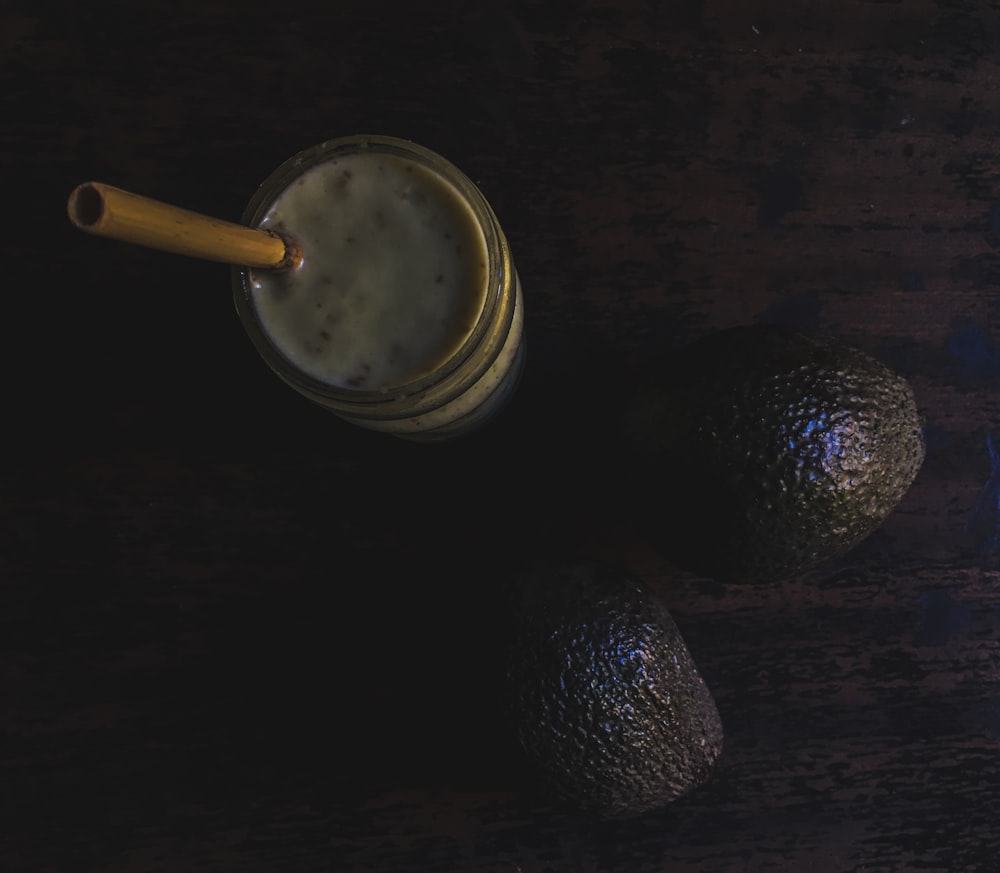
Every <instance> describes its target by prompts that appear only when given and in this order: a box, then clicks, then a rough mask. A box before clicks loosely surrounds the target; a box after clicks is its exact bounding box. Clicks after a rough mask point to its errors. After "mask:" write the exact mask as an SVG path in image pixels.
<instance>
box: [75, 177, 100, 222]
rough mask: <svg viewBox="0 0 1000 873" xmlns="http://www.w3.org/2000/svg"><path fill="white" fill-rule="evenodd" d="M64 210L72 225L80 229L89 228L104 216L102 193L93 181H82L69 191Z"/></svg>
mask: <svg viewBox="0 0 1000 873" xmlns="http://www.w3.org/2000/svg"><path fill="white" fill-rule="evenodd" d="M66 211H67V213H68V214H69V220H70V221H71V222H73V224H74V225H76V226H77V227H78V228H80V229H81V230H91V229H92V228H94V227H96V226H97V225H98V224H99V223H100V221H101V218H102V217H103V216H104V195H103V194H102V193H101V190H100V188H98V186H97V184H96V183H95V182H84V183H83V184H82V185H77V186H76V187H75V188H74V189H73V191H72V192H71V193H70V195H69V200H68V201H67V203H66Z"/></svg>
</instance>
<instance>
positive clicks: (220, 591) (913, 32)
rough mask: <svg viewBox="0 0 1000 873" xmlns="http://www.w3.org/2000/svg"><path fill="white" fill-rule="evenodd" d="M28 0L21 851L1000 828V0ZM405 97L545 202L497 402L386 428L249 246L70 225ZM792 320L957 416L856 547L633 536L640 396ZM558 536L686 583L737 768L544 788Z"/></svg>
mask: <svg viewBox="0 0 1000 873" xmlns="http://www.w3.org/2000/svg"><path fill="white" fill-rule="evenodd" d="M13 5H14V7H15V8H14V9H11V8H10V6H9V5H8V6H5V7H4V11H2V12H0V43H2V49H3V52H2V55H0V58H2V60H0V65H2V66H0V75H2V79H0V84H2V91H0V93H2V95H3V96H2V101H3V107H4V112H3V121H4V124H3V127H2V137H3V144H4V148H3V149H2V153H0V161H2V163H3V170H4V173H3V178H4V180H5V181H4V194H5V203H6V207H5V210H4V211H5V214H6V217H7V221H6V222H5V225H6V229H5V231H4V234H3V242H2V245H3V254H4V263H5V264H6V265H7V267H8V272H7V276H8V282H7V288H6V294H5V295H4V300H5V305H4V309H3V321H2V324H3V327H4V344H3V346H4V354H5V356H6V359H5V362H4V368H3V384H4V397H5V404H4V406H5V408H6V410H7V414H6V416H5V426H4V432H5V437H6V440H5V444H6V450H5V458H4V464H3V467H2V470H3V473H2V480H0V512H2V524H0V730H2V734H0V798H2V806H0V868H2V869H3V870H5V871H22V870H23V871H34V873H43V871H44V873H49V871H53V873H54V871H91V870H94V871H142V873H154V871H164V873H168V871H169V873H180V871H194V870H198V871H203V870H232V871H239V873H251V871H265V870H269V871H281V873H285V871H313V870H315V871H329V870H334V871H338V873H342V871H358V873H360V871H388V870H399V871H417V870H428V871H471V873H485V871H497V873H544V871H558V873H562V871H567V873H568V871H574V873H580V871H596V870H611V871H627V873H642V871H650V873H652V871H657V873H668V871H670V873H674V871H699V873H712V871H720V873H722V871H724V873H736V871H765V870H766V871H770V870H775V871H806V873H827V871H830V873H832V871H865V873H874V871H911V870H913V871H916V870H920V871H942V873H944V871H948V873H956V871H995V870H1000V861H998V860H997V857H998V853H1000V788H998V778H1000V767H998V764H1000V573H998V562H997V548H998V545H1000V526H998V525H1000V521H998V513H997V509H998V493H997V484H998V474H997V472H996V468H997V466H998V464H997V459H996V457H993V458H992V460H991V452H990V450H989V444H988V441H987V440H988V435H989V434H991V433H993V432H994V429H995V428H996V427H997V425H998V421H1000V403H998V397H1000V394H998V390H997V389H998V379H1000V339H998V333H997V316H998V299H1000V298H998V286H1000V258H998V251H997V247H998V245H1000V178H998V170H997V167H998V166H1000V164H998V161H997V142H998V137H1000V116H998V101H1000V57H998V55H997V53H996V46H997V45H998V38H1000V12H998V10H997V8H996V4H988V3H984V2H980V3H976V2H965V3H958V2H945V0H937V2H934V0H909V2H907V3H905V4H893V3H880V2H874V0H869V2H862V0H843V2H836V3H834V2H812V3H793V4H783V3H777V2H775V3H771V2H767V0H751V2H747V3H744V2H736V0H714V2H713V0H707V2H693V0H692V2H686V0H681V2H676V3H655V2H640V0H620V2H611V0H604V2H576V3H568V2H553V3H547V4H541V3H529V2H501V0H488V2H483V3H457V2H439V3H431V4H410V5H409V7H408V8H407V9H406V10H405V11H400V10H399V8H398V7H399V6H400V5H401V4H396V3H387V2H384V0H365V2H354V0H350V2H341V3H329V2H326V3H320V2H314V0H299V2H296V3H290V4H285V5H281V4H264V3H259V4H258V3H249V4H247V3H243V4H229V3H224V2H212V0H199V2H197V3H196V2H179V3H178V2H174V3H165V2H159V0H157V2H145V3H141V4H139V3H137V4H121V5H120V6H119V5H112V4H107V3H87V4H72V5H70V4H66V5H65V7H62V8H60V7H57V6H56V5H55V4H53V3H46V2H44V0H42V2H35V3H27V2H15V3H14V4H13ZM356 132H383V133H391V134H395V135H398V136H403V137H407V138H410V139H413V140H415V141H418V142H421V143H423V144H425V145H427V146H430V147H431V148H434V149H435V150H437V151H439V152H441V153H443V154H445V155H446V156H448V157H449V158H450V159H452V160H453V161H454V162H455V163H457V164H458V165H459V166H460V167H462V168H463V169H464V170H465V171H466V172H467V173H468V174H469V175H470V176H471V177H472V178H473V179H474V180H475V181H476V182H477V183H478V184H479V185H480V187H481V188H482V190H483V191H484V192H485V194H486V195H487V197H488V198H489V199H490V200H491V202H492V203H493V205H494V207H495V209H496V211H497V213H498V214H499V216H500V219H501V221H502V223H503V225H504V227H505V228H506V231H507V233H508V236H509V238H510V241H511V244H512V247H513V250H514V253H515V259H516V262H517V266H518V268H519V270H520V273H521V276H522V279H523V283H524V288H525V303H526V313H527V330H528V337H529V361H528V369H527V371H526V375H525V380H524V382H523V384H522V386H521V389H520V391H519V394H518V396H517V398H516V400H515V401H514V404H513V405H512V406H511V407H510V409H509V410H508V412H507V413H506V414H505V415H504V416H503V418H502V419H501V420H499V421H498V422H497V423H496V425H495V426H493V427H491V428H490V429H488V430H487V431H485V432H483V433H482V434H480V435H477V436H475V437H472V438H470V439H469V440H467V441H465V442H462V443H457V444H453V445H449V446H443V447H427V446H415V445H410V444H407V443H404V442H402V441H397V440H393V439H391V438H383V437H379V436H376V435H372V434H369V433H366V432H362V431H360V430H356V429H353V428H350V427H348V426H346V425H343V424H341V423H340V422H338V421H337V420H336V419H335V418H333V417H332V416H330V415H328V414H326V413H324V412H323V411H321V410H319V409H315V408H313V407H312V406H310V405H309V404H308V403H306V402H305V401H303V400H301V399H300V398H298V397H297V396H296V395H294V394H293V393H292V392H291V391H289V390H288V389H287V388H285V387H284V386H283V385H282V384H281V383H279V382H278V380H277V379H275V378H274V377H273V376H272V375H271V373H270V372H269V371H267V369H266V367H265V366H264V365H263V363H262V362H261V360H260V359H259V358H258V357H257V356H256V353H255V352H254V351H253V349H252V348H251V346H250V344H249V342H248V340H247V338H246V336H245V334H244V332H243V330H242V327H241V326H240V324H239V323H238V321H237V319H236V316H235V313H234V310H233V303H232V296H231V291H230V286H229V273H228V269H227V268H226V267H224V266H220V265H214V264H207V263H203V262H197V261H191V260H186V259H183V258H179V257H172V256H169V255H164V254H160V253H157V252H151V251H146V250H139V249H135V248H130V247H128V246H126V245H123V244H116V243H113V242H109V241H106V240H99V239H94V238H92V237H88V236H86V235H85V234H82V233H80V232H79V231H77V230H75V229H73V228H72V227H71V226H70V224H69V222H68V221H67V220H66V216H65V211H64V210H65V199H66V196H67V195H68V193H69V191H70V190H71V188H72V187H73V186H74V185H76V184H77V183H79V182H82V181H85V180H88V179H97V180H101V181H105V182H109V183H111V184H116V185H119V186H121V187H125V188H129V189H132V190H135V191H139V192H141V193H145V194H148V195H150V196H153V197H158V198H161V199H165V200H168V201H170V202H175V203H178V204H181V205H184V206H187V207H189V208H192V209H196V210H199V211H202V212H206V213H209V214H214V215H218V216H220V217H223V218H231V219H236V218H238V216H239V215H240V213H241V211H242V209H243V206H244V204H245V203H246V201H247V200H248V199H249V197H250V195H251V193H252V192H253V190H254V188H255V186H256V185H257V183H258V182H259V181H260V180H261V179H262V178H263V177H264V176H266V175H267V174H268V173H269V172H270V171H271V170H272V169H273V168H274V167H275V166H276V165H277V164H278V163H280V162H281V161H282V160H283V159H284V158H286V157H287V156H289V155H290V154H292V153H294V152H295V151H297V150H299V149H302V148H305V147H307V146H309V145H312V144H313V143H315V142H319V141H322V140H324V139H327V138H330V137H333V136H337V135H341V134H347V133H356ZM756 321H780V322H786V323H792V324H796V325H802V326H806V327H811V328H813V327H815V328H820V329H823V330H826V331H829V332H832V333H835V334H837V335H840V336H841V337H843V338H844V339H846V340H847V341H849V342H852V343H853V344H855V345H857V346H859V347H861V348H863V349H865V350H867V351H869V352H871V353H873V354H875V355H877V356H878V357H880V358H881V359H883V360H884V361H886V362H887V363H888V364H890V365H891V366H893V367H894V368H895V369H897V370H898V371H899V372H901V373H903V374H904V375H906V376H907V377H908V378H909V379H910V380H911V382H912V384H913V386H914V389H915V392H916V395H917V397H918V401H919V404H920V407H921V411H922V413H923V414H924V415H925V417H926V436H927V447H928V451H927V460H926V463H925V465H924V468H923V470H922V471H921V473H920V475H919V477H918V480H917V482H916V483H915V485H914V487H913V488H912V490H911V491H910V493H909V494H908V495H907V497H906V499H905V500H904V501H903V503H902V504H901V505H900V507H899V508H898V510H897V511H896V512H895V513H894V514H893V515H892V516H891V517H890V518H889V519H888V521H887V522H886V523H885V525H884V527H883V529H882V530H881V531H879V532H878V533H877V534H875V535H874V536H872V537H871V538H870V539H869V540H868V541H867V542H866V543H864V544H863V545H862V546H861V547H859V548H858V549H856V550H855V551H854V552H853V553H851V554H850V555H849V556H847V557H846V558H844V559H842V560H840V561H837V562H834V563H832V564H828V565H826V566H824V567H822V568H820V569H818V570H816V571H815V572H813V573H810V574H808V575H806V576H803V577H801V578H798V579H795V580H792V581H791V582H788V583H784V584H780V585H771V586H759V587H751V586H747V585H738V584H734V585H726V586H722V585H717V584H714V583H711V582H709V581H708V580H705V579H699V578H697V577H693V576H691V575H688V574H684V573H680V572H678V571H676V570H674V569H672V568H671V567H670V566H669V565H668V564H667V563H666V562H665V561H664V560H663V559H661V558H660V557H658V556H657V555H656V554H655V553H653V552H652V551H650V550H649V549H648V548H646V546H645V544H644V543H643V541H642V540H641V538H639V537H637V536H636V535H635V534H634V532H633V531H634V527H633V525H632V524H631V522H630V520H629V519H630V518H634V517H635V512H636V511H641V507H637V506H636V505H635V503H634V501H630V496H631V495H629V494H622V493H621V489H620V488H619V485H618V480H617V474H618V472H619V471H620V469H621V467H620V465H621V464H622V463H623V461H625V462H627V459H622V458H621V457H620V456H619V453H618V452H617V451H616V444H615V442H614V440H613V435H614V432H615V424H616V422H615V421H614V420H609V416H606V415H605V413H608V412H609V411H610V410H613V409H614V407H615V405H616V402H617V401H618V400H619V399H620V398H621V397H623V396H626V395H627V392H628V391H629V389H630V385H631V384H632V381H633V380H634V378H635V376H636V374H637V373H639V372H640V371H641V367H642V364H643V362H644V361H646V360H648V358H649V356H650V355H651V354H652V353H653V352H654V351H656V350H657V349H662V348H664V347H674V346H678V345H680V344H681V343H684V342H687V341H689V340H691V339H694V338H696V337H697V336H700V335H703V334H705V333H708V332H710V331H712V330H715V329H719V328H722V327H725V326H728V325H731V324H736V323H748V322H756ZM998 440H1000V434H998ZM997 446H998V448H1000V442H998V443H997ZM994 454H995V453H994ZM543 552H545V553H549V554H553V553H554V554H558V555H561V556H563V557H565V558H566V559H567V560H569V559H574V558H576V557H579V556H582V555H584V554H588V555H589V554H598V553H599V554H601V555H604V556H607V557H611V558H614V559H615V560H620V561H622V562H624V563H626V564H628V565H629V566H631V567H633V568H634V569H635V570H636V571H637V572H639V573H641V574H642V575H643V576H644V577H645V578H646V579H647V580H648V581H649V582H650V584H651V585H652V586H653V587H654V588H655V589H656V591H657V592H658V593H659V594H660V595H661V596H662V597H663V599H664V601H665V602H666V603H667V605H668V606H669V608H670V609H671V611H672V612H673V614H674V616H675V618H676V619H677V621H678V623H679V625H680V626H681V628H682V631H683V632H684V635H685V638H686V639H687V641H688V643H689V646H690V648H691V651H692V653H693V654H694V656H695V659H696V660H697V662H698V664H699V665H700V667H701V669H702V672H703V673H704V675H705V677H706V679H707V681H708V683H709V685H710V686H711V688H712V689H713V690H714V692H715V694H716V697H717V700H718V705H719V708H720V711H721V713H722V717H723V721H724V723H725V728H726V749H725V753H724V756H723V759H722V760H721V762H720V766H719V768H718V771H717V774H716V776H715V778H714V779H713V780H712V782H711V783H709V784H708V785H706V786H705V787H704V788H703V789H702V790H700V791H698V792H696V793H695V794H693V795H691V796H690V797H688V798H685V799H683V800H682V801H679V802H678V803H676V804H675V805H673V806H672V807H670V808H667V809H665V810H663V811H662V812H659V813H656V814H652V815H649V816H646V817H644V818H641V819H638V820H635V821H630V822H624V823H617V824H594V823H591V822H586V821H582V820H579V819H577V818H575V817H573V816H572V815H569V814H567V813H565V812H563V811H560V810H558V809H554V808H551V807H549V806H547V805H545V804H544V802H543V801H540V800H538V799H536V797H535V796H534V794H533V793H532V792H530V791H528V790H526V788H525V783H524V781H523V774H522V772H521V770H520V769H519V767H518V763H517V762H518V759H517V757H516V756H515V755H514V753H513V752H512V751H511V747H510V745H509V740H508V739H507V736H506V734H505V732H504V731H503V729H502V727H501V722H500V718H499V713H498V705H497V695H496V688H497V683H498V677H497V669H498V656H497V651H498V647H499V645H500V642H501V640H500V639H499V637H500V636H502V632H501V629H500V626H499V625H498V623H497V621H496V620H495V616H496V610H495V609H494V608H493V600H492V597H493V593H494V591H495V588H494V582H493V581H492V579H493V576H494V575H495V568H497V567H500V566H508V565H513V564H516V563H517V562H520V561H525V560H529V559H531V558H532V557H535V556H537V555H538V554H541V553H543ZM456 604H457V607H458V611H459V613H460V614H461V615H462V616H463V618H462V620H461V621H459V622H457V623H456V622H455V621H454V620H453V619H452V618H451V617H450V616H451V615H452V614H453V612H452V610H454V609H455V607H456Z"/></svg>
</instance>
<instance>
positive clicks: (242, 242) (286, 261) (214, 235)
mask: <svg viewBox="0 0 1000 873" xmlns="http://www.w3.org/2000/svg"><path fill="white" fill-rule="evenodd" d="M66 208H67V211H68V212H69V220H70V221H72V222H73V224H75V225H76V226H77V227H78V228H80V230H85V231H87V233H93V234H96V235H97V236H104V237H110V238H111V239H117V240H122V241H124V242H130V243H136V244H137V245H141V246H147V247H148V248H153V249H159V250H160V251H164V252H173V253H174V254H178V255H190V256H191V257H195V258H204V259H206V260H209V261H221V262H222V263H225V264H240V265H243V266H247V267H258V268H265V269H274V270H277V269H283V268H286V267H296V266H298V265H299V264H300V263H301V262H302V252H301V250H300V249H299V247H298V245H297V244H296V243H294V242H292V241H291V240H285V239H282V238H281V237H280V236H278V235H277V234H275V233H271V232H270V231H266V230H258V229H255V228H251V227H244V226H243V225H242V224H234V223H233V222H229V221H222V220H220V219H218V218H211V217H209V216H207V215H201V214H200V213H198V212H191V211H189V210H187V209H181V208H180V207H179V206H171V205H170V204H168V203H161V202H160V201H159V200H151V199H150V198H149V197H143V196H141V195H139V194H132V193H131V192H129V191H123V190H122V189H121V188H114V187H112V186H111V185H105V184H103V183H102V182H85V183H84V184H82V185H79V186H77V187H76V188H75V189H74V190H73V193H72V194H70V195H69V202H68V203H67V205H66Z"/></svg>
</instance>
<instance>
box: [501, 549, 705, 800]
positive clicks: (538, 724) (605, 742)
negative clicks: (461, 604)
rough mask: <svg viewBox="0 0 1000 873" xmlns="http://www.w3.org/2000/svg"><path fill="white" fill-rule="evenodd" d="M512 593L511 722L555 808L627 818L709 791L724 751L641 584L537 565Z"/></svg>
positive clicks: (687, 663)
mask: <svg viewBox="0 0 1000 873" xmlns="http://www.w3.org/2000/svg"><path fill="white" fill-rule="evenodd" d="M513 591H514V596H513V598H512V604H513V612H512V618H513V621H512V626H511V646H510V650H509V658H508V669H507V689H508V695H507V700H508V702H509V713H510V716H511V723H512V726H513V729H514V732H515V735H516V737H517V740H518V745H519V746H520V748H521V750H522V751H523V752H524V756H525V760H526V761H527V763H528V765H529V769H530V770H531V771H532V772H533V773H534V775H535V776H536V777H537V781H538V782H539V783H540V785H541V786H542V787H543V788H544V790H545V791H546V792H547V793H548V795H549V796H550V797H551V798H552V799H554V800H556V801H558V802H561V803H562V804H564V805H569V806H570V807H572V808H575V809H576V810H577V811H578V812H582V813H585V814H589V815H593V816H597V817H600V818H626V817H631V816H635V815H639V814H641V813H644V812H647V811H649V810H652V809H656V808H658V807H660V806H663V805H664V804H666V803H668V802H670V801H672V800H674V799H675V798H677V797H679V796H680V795H682V794H684V793H685V792H687V791H689V790H691V789H692V788H694V787H696V786H698V785H700V784H702V783H703V782H704V781H706V779H707V778H708V777H709V775H710V773H711V771H712V769H713V766H714V764H715V762H716V759H717V758H718V757H719V754H720V752H721V750H722V724H721V721H720V719H719V713H718V710H717V709H716V706H715V702H714V701H713V699H712V695H711V693H710V692H709V690H708V688H707V687H706V685H705V682H704V681H703V680H702V678H701V676H700V675H699V673H698V670H697V668H696V666H695V664H694V661H693V660H692V658H691V655H690V653H689V652H688V649H687V646H686V645H685V644H684V640H683V639H682V638H681V635H680V632H679V631H678V629H677V626H676V625H675V624H674V621H673V619H672V618H671V616H670V614H669V612H668V611H667V609H666V607H665V606H664V605H663V604H662V603H660V602H659V601H658V600H657V599H656V598H655V597H654V596H653V594H652V593H651V592H650V591H649V589H648V588H647V587H646V586H645V585H644V584H643V583H642V582H641V581H640V580H638V579H637V578H635V577H634V576H633V575H631V574H630V573H629V572H628V571H626V570H624V569H622V568H619V567H616V566H612V565H609V564H601V563H594V562H581V563H576V564H571V565H536V566H534V567H532V568H531V569H530V570H528V571H526V572H525V573H524V574H523V575H522V576H521V577H519V579H518V580H517V582H516V584H515V586H514V587H513Z"/></svg>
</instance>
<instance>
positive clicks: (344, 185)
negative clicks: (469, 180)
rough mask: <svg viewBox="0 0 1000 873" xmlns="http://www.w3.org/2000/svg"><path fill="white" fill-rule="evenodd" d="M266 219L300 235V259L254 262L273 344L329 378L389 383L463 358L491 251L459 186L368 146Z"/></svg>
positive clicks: (373, 385) (259, 305)
mask: <svg viewBox="0 0 1000 873" xmlns="http://www.w3.org/2000/svg"><path fill="white" fill-rule="evenodd" d="M260 227H263V228H266V229H269V230H274V231H277V232H279V233H282V234H285V235H288V236H290V237H292V238H294V239H296V240H298V241H299V242H300V243H301V245H302V249H303V253H304V259H303V263H302V265H301V266H300V267H299V268H298V269H296V270H290V271H263V270H261V271H251V274H250V289H251V297H252V302H253V306H254V309H255V310H256V312H257V315H258V319H259V321H260V323H261V326H262V327H263V329H264V331H265V333H266V334H267V335H268V337H269V338H270V340H271V342H272V343H273V344H274V345H275V346H276V347H277V348H278V349H279V350H280V351H281V352H282V354H284V356H285V357H286V358H288V359H289V360H290V361H291V362H292V363H293V364H294V365H295V366H297V367H298V368H299V369H300V370H302V371H303V372H305V373H307V374H308V375H309V376H311V377H313V378H314V379H317V380H319V381H321V382H325V383H327V384H330V385H334V386H337V387H340V388H345V389H353V390H379V389H385V388H392V387H395V386H399V385H402V384H405V383H407V382H410V381H412V380H414V379H417V378H419V377H420V376H422V375H424V374H426V373H428V372H429V371H431V370H432V369H434V368H435V367H436V366H438V365H440V364H441V363H443V362H444V361H446V360H447V359H448V358H449V357H450V356H451V355H453V354H454V353H455V352H456V351H457V350H458V349H459V348H460V347H461V345H462V343H463V342H464V341H465V340H466V338H467V337H468V336H469V334H470V332H471V331H472V329H473V327H474V326H475V324H476V321H477V319H478V317H479V315H480V313H481V311H482V309H483V304H484V300H485V295H486V283H487V266H486V265H487V251H486V241H485V238H484V236H483V233H482V230H481V229H480V227H479V224H478V222H477V220H476V217H475V215H474V214H473V213H472V211H471V209H470V208H469V206H468V205H467V204H466V203H465V201H464V200H463V199H462V198H461V196H460V195H459V193H458V192H457V191H456V190H455V189H454V188H453V187H452V186H451V184H450V183H448V182H447V181H445V180H444V179H442V178H440V177H439V176H438V175H437V174H435V173H433V172H432V171H431V170H429V169H427V168H425V167H423V166H421V165H420V164H417V163H414V162H412V161H410V160H407V159H405V158H402V157H397V156H395V155H387V154H366V153H364V152H361V153H356V154H352V155H349V156H346V157H339V158H336V159H333V160H330V161H327V162H325V163H322V164H318V165H316V166H315V167H312V168H310V169H308V170H306V171H305V173H303V175H301V176H299V177H298V178H297V179H295V180H294V181H293V182H292V183H291V184H290V185H289V187H288V188H286V189H285V190H284V191H283V192H282V193H281V194H280V195H279V196H278V197H277V199H276V200H275V201H274V203H273V204H272V205H271V207H270V208H269V209H268V211H267V213H266V215H265V216H264V219H263V220H262V221H261V223H260Z"/></svg>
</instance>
